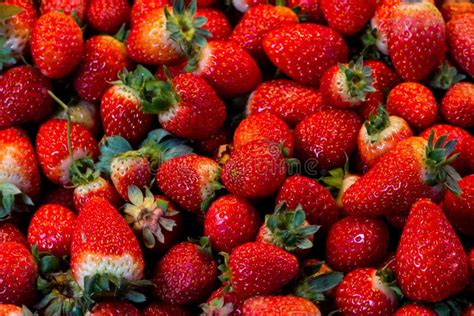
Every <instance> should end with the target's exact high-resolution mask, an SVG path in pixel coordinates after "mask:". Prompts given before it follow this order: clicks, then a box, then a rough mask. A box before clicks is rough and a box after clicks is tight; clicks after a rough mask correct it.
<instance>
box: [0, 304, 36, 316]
mask: <svg viewBox="0 0 474 316" xmlns="http://www.w3.org/2000/svg"><path fill="white" fill-rule="evenodd" d="M26 309H27V308H26V306H23V307H19V306H16V305H12V304H0V315H6V316H7V315H8V316H25V315H28V314H27V311H26ZM30 313H31V312H30Z"/></svg>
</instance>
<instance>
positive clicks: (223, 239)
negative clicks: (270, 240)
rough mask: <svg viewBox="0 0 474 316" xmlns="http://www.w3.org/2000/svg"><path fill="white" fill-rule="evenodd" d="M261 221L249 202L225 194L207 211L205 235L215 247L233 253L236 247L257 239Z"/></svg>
mask: <svg viewBox="0 0 474 316" xmlns="http://www.w3.org/2000/svg"><path fill="white" fill-rule="evenodd" d="M260 222H261V220H260V218H259V214H258V213H257V211H256V210H255V208H254V207H253V206H252V205H251V204H250V203H249V202H247V201H246V200H244V199H242V198H240V197H238V196H235V195H225V196H222V197H220V198H219V199H217V200H216V201H214V202H213V203H212V204H211V206H210V207H209V209H208V210H207V211H206V215H205V219H204V235H205V236H208V237H209V240H210V242H211V245H212V247H213V248H214V249H216V250H217V251H224V252H227V253H231V252H232V250H233V249H234V248H235V247H237V246H240V245H242V244H244V243H247V242H250V241H253V240H254V239H255V236H256V235H257V231H258V228H259V227H260Z"/></svg>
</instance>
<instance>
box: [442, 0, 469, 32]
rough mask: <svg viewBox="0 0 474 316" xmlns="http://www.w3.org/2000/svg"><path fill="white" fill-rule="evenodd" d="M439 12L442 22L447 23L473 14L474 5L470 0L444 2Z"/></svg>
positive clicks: (448, 0) (447, 0)
mask: <svg viewBox="0 0 474 316" xmlns="http://www.w3.org/2000/svg"><path fill="white" fill-rule="evenodd" d="M440 11H441V13H442V14H443V17H444V20H445V21H446V23H448V22H449V21H451V19H453V18H454V17H458V16H460V15H463V14H467V13H474V4H473V3H472V2H471V1H470V0H446V1H443V4H442V5H441V8H440ZM448 27H449V26H448ZM448 32H449V31H448ZM448 36H449V35H448Z"/></svg>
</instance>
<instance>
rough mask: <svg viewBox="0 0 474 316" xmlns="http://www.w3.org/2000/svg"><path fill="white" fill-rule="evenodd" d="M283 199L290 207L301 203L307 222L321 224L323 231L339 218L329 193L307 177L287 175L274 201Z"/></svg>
mask: <svg viewBox="0 0 474 316" xmlns="http://www.w3.org/2000/svg"><path fill="white" fill-rule="evenodd" d="M283 201H285V202H286V203H287V205H288V207H289V208H290V209H294V208H296V207H297V206H298V205H301V207H302V208H303V210H304V211H305V213H306V219H307V220H308V222H309V223H310V224H311V225H319V226H321V228H320V229H321V231H323V232H327V231H328V230H329V228H330V227H331V226H332V225H333V224H334V223H335V222H336V221H337V220H338V218H339V208H338V207H337V205H336V202H335V201H334V198H333V197H332V196H331V193H330V192H329V191H328V190H327V189H326V188H325V187H323V186H322V185H321V184H319V183H318V182H317V181H316V180H313V179H311V178H309V177H305V176H299V175H296V176H291V177H288V178H287V179H286V180H285V182H284V183H283V185H282V186H281V188H280V192H279V193H278V197H277V199H276V203H277V204H278V203H281V202H283Z"/></svg>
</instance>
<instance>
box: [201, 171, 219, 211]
mask: <svg viewBox="0 0 474 316" xmlns="http://www.w3.org/2000/svg"><path fill="white" fill-rule="evenodd" d="M216 172H217V174H216V175H215V177H214V179H215V180H214V181H213V182H212V183H211V186H210V187H209V188H208V187H204V188H203V189H202V190H203V193H202V195H204V196H207V198H206V199H204V200H203V201H202V202H201V212H203V213H204V212H206V211H207V210H208V209H209V206H211V204H212V202H214V201H215V200H216V198H217V192H218V191H220V190H222V189H224V188H225V187H224V185H223V184H222V183H220V178H221V169H217V171H216Z"/></svg>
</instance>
